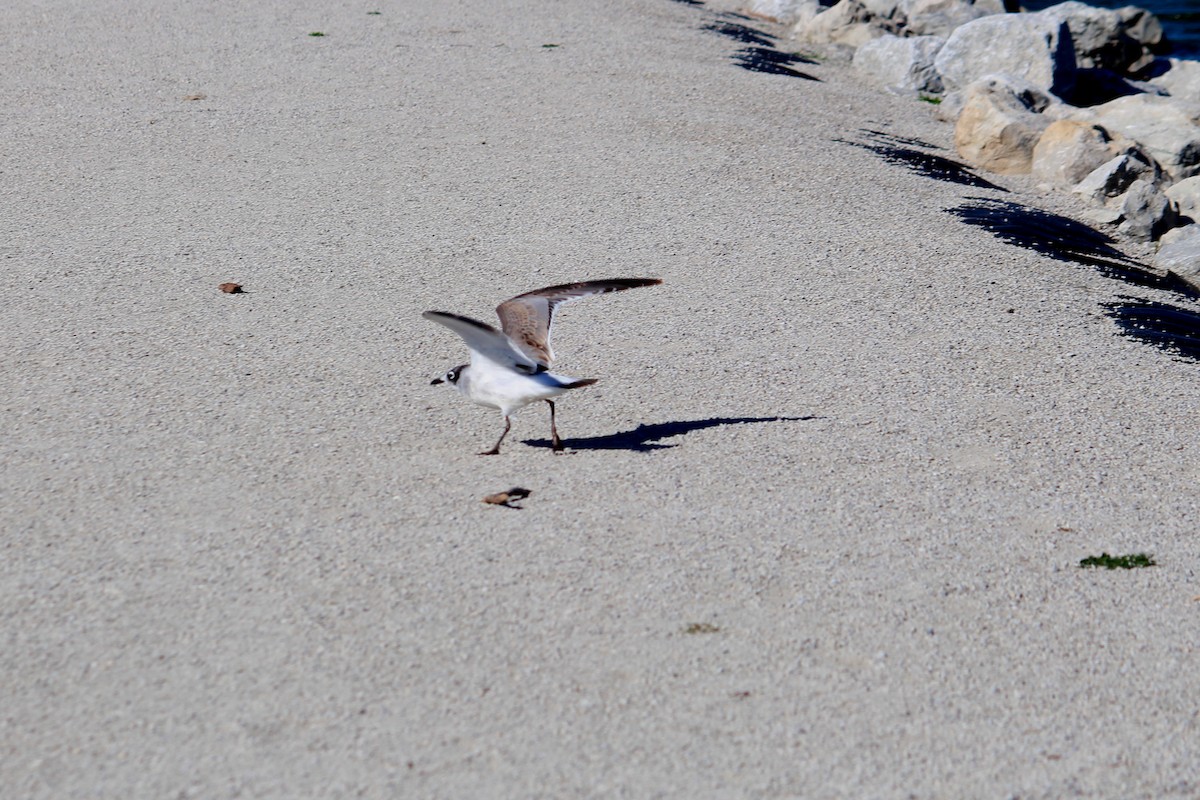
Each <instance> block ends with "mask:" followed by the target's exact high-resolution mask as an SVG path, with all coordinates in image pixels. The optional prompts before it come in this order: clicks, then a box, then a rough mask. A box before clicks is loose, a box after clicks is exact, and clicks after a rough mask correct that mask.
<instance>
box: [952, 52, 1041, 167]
mask: <svg viewBox="0 0 1200 800" xmlns="http://www.w3.org/2000/svg"><path fill="white" fill-rule="evenodd" d="M1049 104H1050V98H1049V97H1048V96H1047V95H1045V94H1044V93H1042V92H1040V91H1038V90H1037V89H1036V88H1035V87H1033V86H1030V85H1029V84H1026V83H1023V82H1021V81H1019V80H1017V79H1014V78H1011V77H1010V76H1007V75H990V76H987V77H985V78H984V79H982V80H980V81H977V82H976V83H974V84H972V85H971V86H970V87H969V88H968V89H967V91H966V93H965V102H964V104H963V109H962V113H960V114H959V115H958V122H957V123H956V124H955V126H954V146H955V148H957V150H958V153H959V155H961V156H962V157H963V158H965V159H967V160H968V161H969V162H971V163H972V164H974V165H975V166H977V167H980V168H982V169H986V170H988V171H990V172H998V173H1000V174H1002V175H1020V174H1027V173H1028V172H1029V171H1030V170H1031V169H1032V166H1033V148H1034V145H1035V144H1037V141H1038V139H1040V138H1041V136H1042V132H1043V131H1044V130H1045V129H1046V128H1047V127H1048V126H1049V125H1050V120H1049V119H1048V118H1046V117H1044V116H1042V115H1041V114H1039V113H1038V112H1039V111H1041V110H1043V109H1044V108H1046V107H1047V106H1049Z"/></svg>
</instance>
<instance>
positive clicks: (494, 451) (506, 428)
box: [479, 414, 512, 456]
mask: <svg viewBox="0 0 1200 800" xmlns="http://www.w3.org/2000/svg"><path fill="white" fill-rule="evenodd" d="M511 427H512V422H511V421H510V420H509V419H508V415H507V414H505V415H504V433H502V434H500V438H499V439H497V440H496V444H495V446H494V447H492V449H491V450H484V451H483V452H482V453H480V454H479V455H481V456H498V455H500V443H501V442H503V441H504V437H505V436H508V431H509V429H510V428H511Z"/></svg>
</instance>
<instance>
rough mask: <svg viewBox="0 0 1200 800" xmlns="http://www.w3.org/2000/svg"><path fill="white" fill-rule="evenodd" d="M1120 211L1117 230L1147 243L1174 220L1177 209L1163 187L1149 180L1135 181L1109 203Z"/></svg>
mask: <svg viewBox="0 0 1200 800" xmlns="http://www.w3.org/2000/svg"><path fill="white" fill-rule="evenodd" d="M1110 205H1111V206H1112V207H1114V208H1116V209H1117V210H1118V211H1120V212H1121V217H1122V222H1121V224H1120V225H1118V226H1117V232H1118V233H1120V234H1122V235H1124V236H1127V237H1129V238H1130V239H1133V240H1135V241H1139V242H1148V241H1150V240H1151V239H1153V238H1154V237H1155V234H1158V233H1162V232H1163V231H1166V230H1167V229H1168V228H1170V227H1171V224H1172V223H1173V222H1174V221H1175V209H1174V208H1173V207H1172V206H1171V201H1170V200H1169V199H1167V196H1166V194H1164V193H1163V191H1162V189H1159V188H1158V187H1157V186H1155V185H1154V184H1153V183H1151V182H1150V181H1147V180H1136V181H1134V182H1133V183H1132V184H1130V186H1129V189H1128V190H1127V191H1126V192H1125V194H1123V195H1121V196H1120V197H1117V198H1114V199H1113V201H1112V202H1111V204H1110Z"/></svg>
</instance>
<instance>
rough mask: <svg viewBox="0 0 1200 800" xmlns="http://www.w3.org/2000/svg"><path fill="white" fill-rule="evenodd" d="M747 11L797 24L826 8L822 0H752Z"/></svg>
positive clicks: (747, 6) (785, 23) (774, 19)
mask: <svg viewBox="0 0 1200 800" xmlns="http://www.w3.org/2000/svg"><path fill="white" fill-rule="evenodd" d="M745 8H746V13H747V14H752V15H754V16H756V17H763V18H765V19H769V20H773V21H775V22H780V23H782V24H784V25H795V24H796V23H797V22H799V21H800V20H801V19H812V18H813V17H815V16H816V15H817V14H819V13H821V11H823V10H824V7H823V6H822V5H821V3H820V0H750V2H749V3H747V4H746V6H745Z"/></svg>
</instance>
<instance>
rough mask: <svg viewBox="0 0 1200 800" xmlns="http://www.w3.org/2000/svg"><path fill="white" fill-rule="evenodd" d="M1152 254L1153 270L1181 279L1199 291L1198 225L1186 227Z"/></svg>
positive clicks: (1199, 230) (1199, 248)
mask: <svg viewBox="0 0 1200 800" xmlns="http://www.w3.org/2000/svg"><path fill="white" fill-rule="evenodd" d="M1180 230H1181V231H1182V233H1181V234H1179V235H1177V237H1176V238H1175V239H1174V240H1173V241H1171V242H1170V243H1168V244H1164V245H1163V246H1162V247H1160V248H1159V249H1158V252H1157V253H1155V254H1154V262H1153V264H1154V268H1155V269H1157V270H1160V271H1163V272H1170V273H1172V274H1173V275H1177V276H1179V277H1180V278H1182V279H1183V280H1184V281H1185V282H1186V283H1188V284H1190V285H1191V286H1192V287H1193V288H1196V289H1200V225H1188V226H1187V227H1185V228H1182V229H1180Z"/></svg>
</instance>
